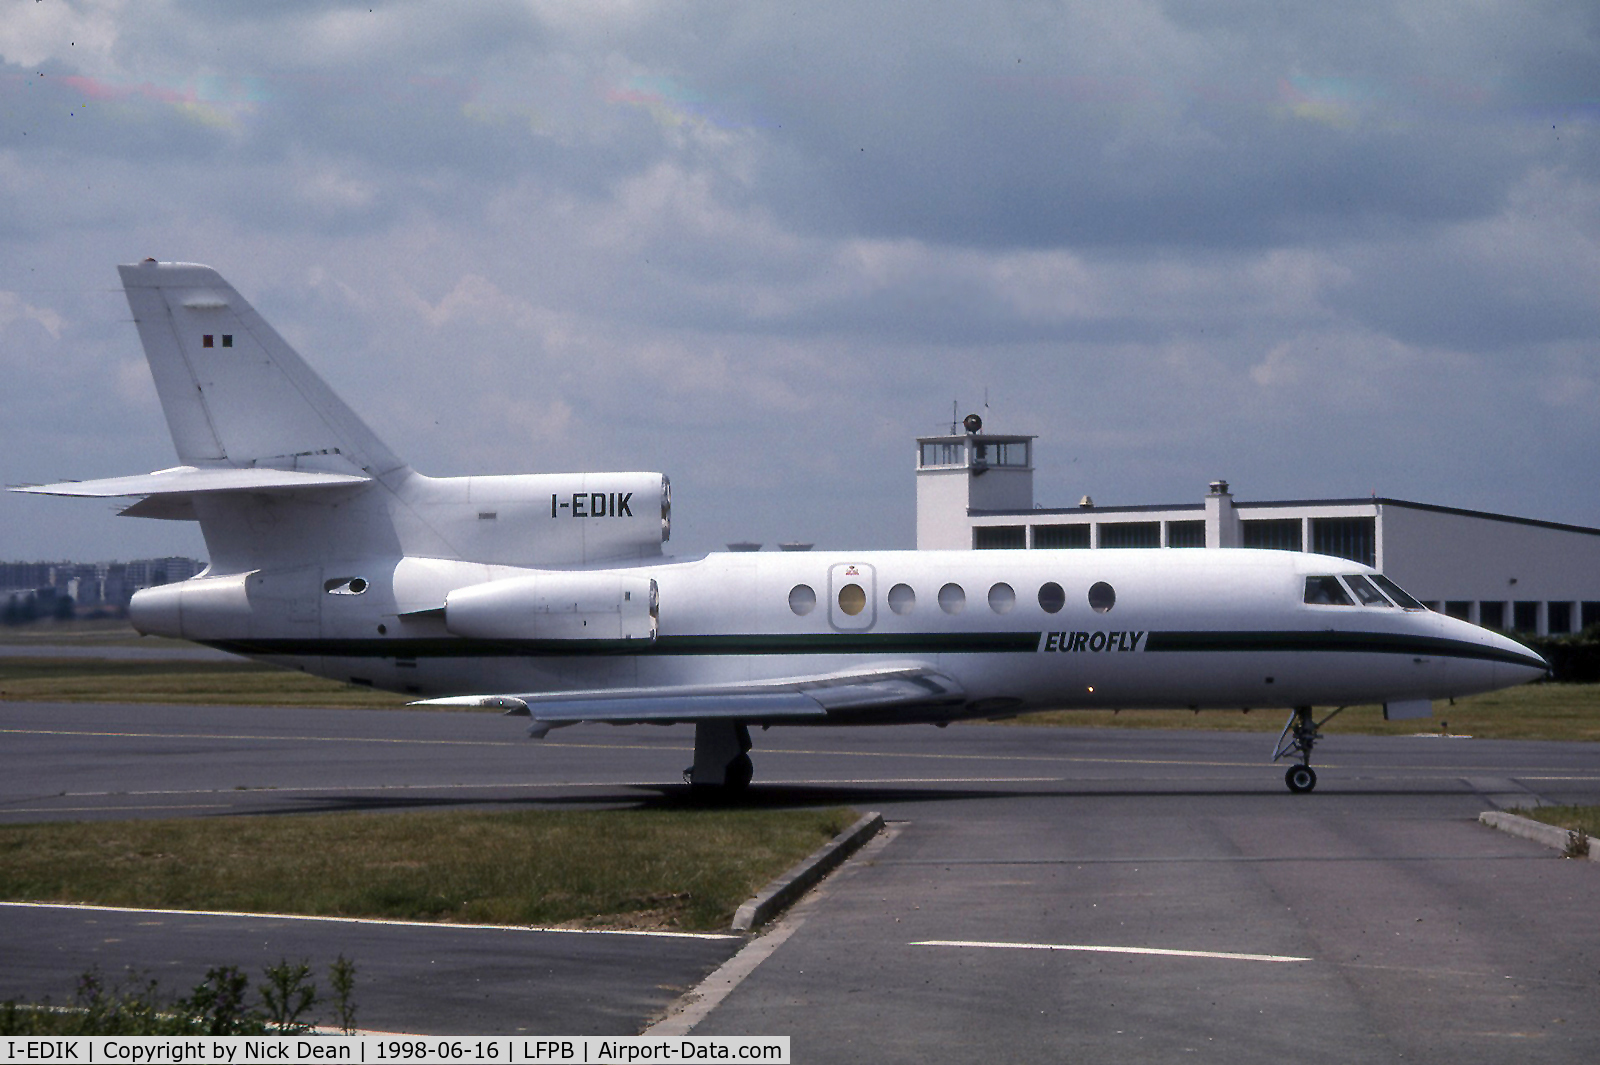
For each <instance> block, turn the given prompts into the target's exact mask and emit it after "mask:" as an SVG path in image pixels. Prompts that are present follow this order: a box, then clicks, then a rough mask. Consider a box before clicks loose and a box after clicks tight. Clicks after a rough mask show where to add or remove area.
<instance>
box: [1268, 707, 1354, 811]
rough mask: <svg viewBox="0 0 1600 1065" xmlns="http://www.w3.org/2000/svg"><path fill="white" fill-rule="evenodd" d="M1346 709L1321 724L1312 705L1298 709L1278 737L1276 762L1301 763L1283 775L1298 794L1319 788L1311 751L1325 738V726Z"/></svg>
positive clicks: (1285, 780) (1341, 708)
mask: <svg viewBox="0 0 1600 1065" xmlns="http://www.w3.org/2000/svg"><path fill="white" fill-rule="evenodd" d="M1343 710H1344V707H1342V706H1341V707H1339V709H1338V710H1335V711H1334V712H1333V713H1331V714H1329V715H1328V716H1327V717H1325V718H1323V719H1322V720H1321V721H1318V720H1317V719H1316V717H1315V715H1314V714H1313V713H1312V708H1311V707H1309V706H1297V707H1295V708H1294V712H1293V713H1291V714H1290V715H1289V723H1288V724H1286V725H1284V726H1283V732H1282V733H1280V734H1279V736H1278V746H1277V748H1276V749H1275V750H1274V751H1273V752H1272V760H1273V761H1274V762H1277V761H1281V760H1282V759H1284V758H1296V759H1298V764H1296V765H1292V766H1290V767H1289V771H1288V772H1286V773H1284V775H1283V782H1284V783H1285V784H1287V785H1288V786H1289V790H1290V791H1292V792H1294V793H1295V794H1296V795H1303V794H1305V793H1307V792H1310V791H1312V790H1313V789H1315V788H1316V786H1317V773H1316V770H1314V769H1312V768H1311V749H1312V748H1313V747H1315V746H1316V745H1317V741H1318V740H1320V739H1321V738H1322V732H1321V731H1320V730H1321V728H1322V726H1323V725H1326V724H1327V723H1328V722H1330V721H1332V720H1333V719H1334V718H1335V717H1337V716H1338V715H1339V714H1340V713H1341V712H1342V711H1343Z"/></svg>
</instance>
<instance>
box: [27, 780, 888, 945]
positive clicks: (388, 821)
mask: <svg viewBox="0 0 1600 1065" xmlns="http://www.w3.org/2000/svg"><path fill="white" fill-rule="evenodd" d="M855 818H856V814H855V813H854V812H852V811H850V810H826V811H808V810H800V811H769V810H715V809H691V810H626V811H553V812H552V811H530V812H523V813H481V812H454V813H405V814H380V815H374V814H324V815H314V816H301V817H276V818H274V817H229V818H217V819H214V820H211V819H208V820H189V819H185V820H174V821H132V822H91V823H83V824H38V825H17V826H0V897H4V898H7V899H15V900H27V901H49V902H80V903H93V904H97V905H107V906H132V907H150V908H168V909H196V910H238V911H244V912H252V913H297V914H314V915H322V916H344V917H384V918H392V919H399V920H435V921H452V922H466V923H486V924H535V925H553V924H563V923H567V924H580V925H584V926H594V927H641V926H646V927H653V928H680V929H695V930H701V929H710V928H721V927H726V925H727V924H728V922H729V921H730V920H731V919H732V917H733V912H734V910H735V909H737V908H738V906H739V904H740V903H741V902H743V901H744V900H745V899H746V898H748V897H749V896H751V895H753V894H754V893H755V892H756V891H757V890H759V889H760V888H761V887H762V886H763V885H765V884H766V883H767V881H769V880H771V879H772V878H773V877H775V876H777V875H778V874H779V873H781V872H783V871H784V870H786V869H788V868H789V867H790V866H792V865H793V864H795V863H796V862H798V861H799V860H800V859H801V858H803V857H805V856H806V855H807V854H810V853H811V852H812V851H813V850H815V849H816V848H817V847H819V846H821V845H822V844H823V843H825V842H826V841H827V840H829V839H831V838H832V837H833V836H834V835H836V834H837V833H839V832H840V831H842V830H843V829H845V828H847V827H849V825H850V824H851V823H852V822H853V821H854V820H855Z"/></svg>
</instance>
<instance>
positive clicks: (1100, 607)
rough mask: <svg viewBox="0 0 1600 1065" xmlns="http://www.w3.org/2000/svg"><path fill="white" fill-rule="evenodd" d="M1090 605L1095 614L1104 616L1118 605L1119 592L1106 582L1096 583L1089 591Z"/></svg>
mask: <svg viewBox="0 0 1600 1065" xmlns="http://www.w3.org/2000/svg"><path fill="white" fill-rule="evenodd" d="M1089 605H1090V606H1091V607H1093V608H1094V611H1095V613H1097V614H1104V613H1106V612H1107V611H1109V610H1110V609H1111V608H1112V607H1114V606H1116V605H1117V591H1116V589H1115V588H1113V587H1111V585H1109V584H1107V583H1106V582H1105V581H1096V582H1095V583H1094V585H1093V586H1091V587H1090V589H1089Z"/></svg>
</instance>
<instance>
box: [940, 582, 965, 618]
mask: <svg viewBox="0 0 1600 1065" xmlns="http://www.w3.org/2000/svg"><path fill="white" fill-rule="evenodd" d="M966 608H967V593H966V592H965V591H963V590H962V587H961V585H959V584H947V585H945V586H944V587H943V588H940V589H939V609H940V610H943V611H944V612H945V613H946V614H959V613H961V612H962V611H963V610H965V609H966Z"/></svg>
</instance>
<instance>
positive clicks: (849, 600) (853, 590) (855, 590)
mask: <svg viewBox="0 0 1600 1065" xmlns="http://www.w3.org/2000/svg"><path fill="white" fill-rule="evenodd" d="M866 608H867V593H866V592H864V591H862V590H861V585H859V584H847V585H845V586H844V587H843V588H840V589H839V609H840V610H843V611H844V612H845V613H846V614H848V615H850V616H851V617H855V616H856V615H857V614H859V613H861V612H862V611H863V610H865V609H866Z"/></svg>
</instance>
